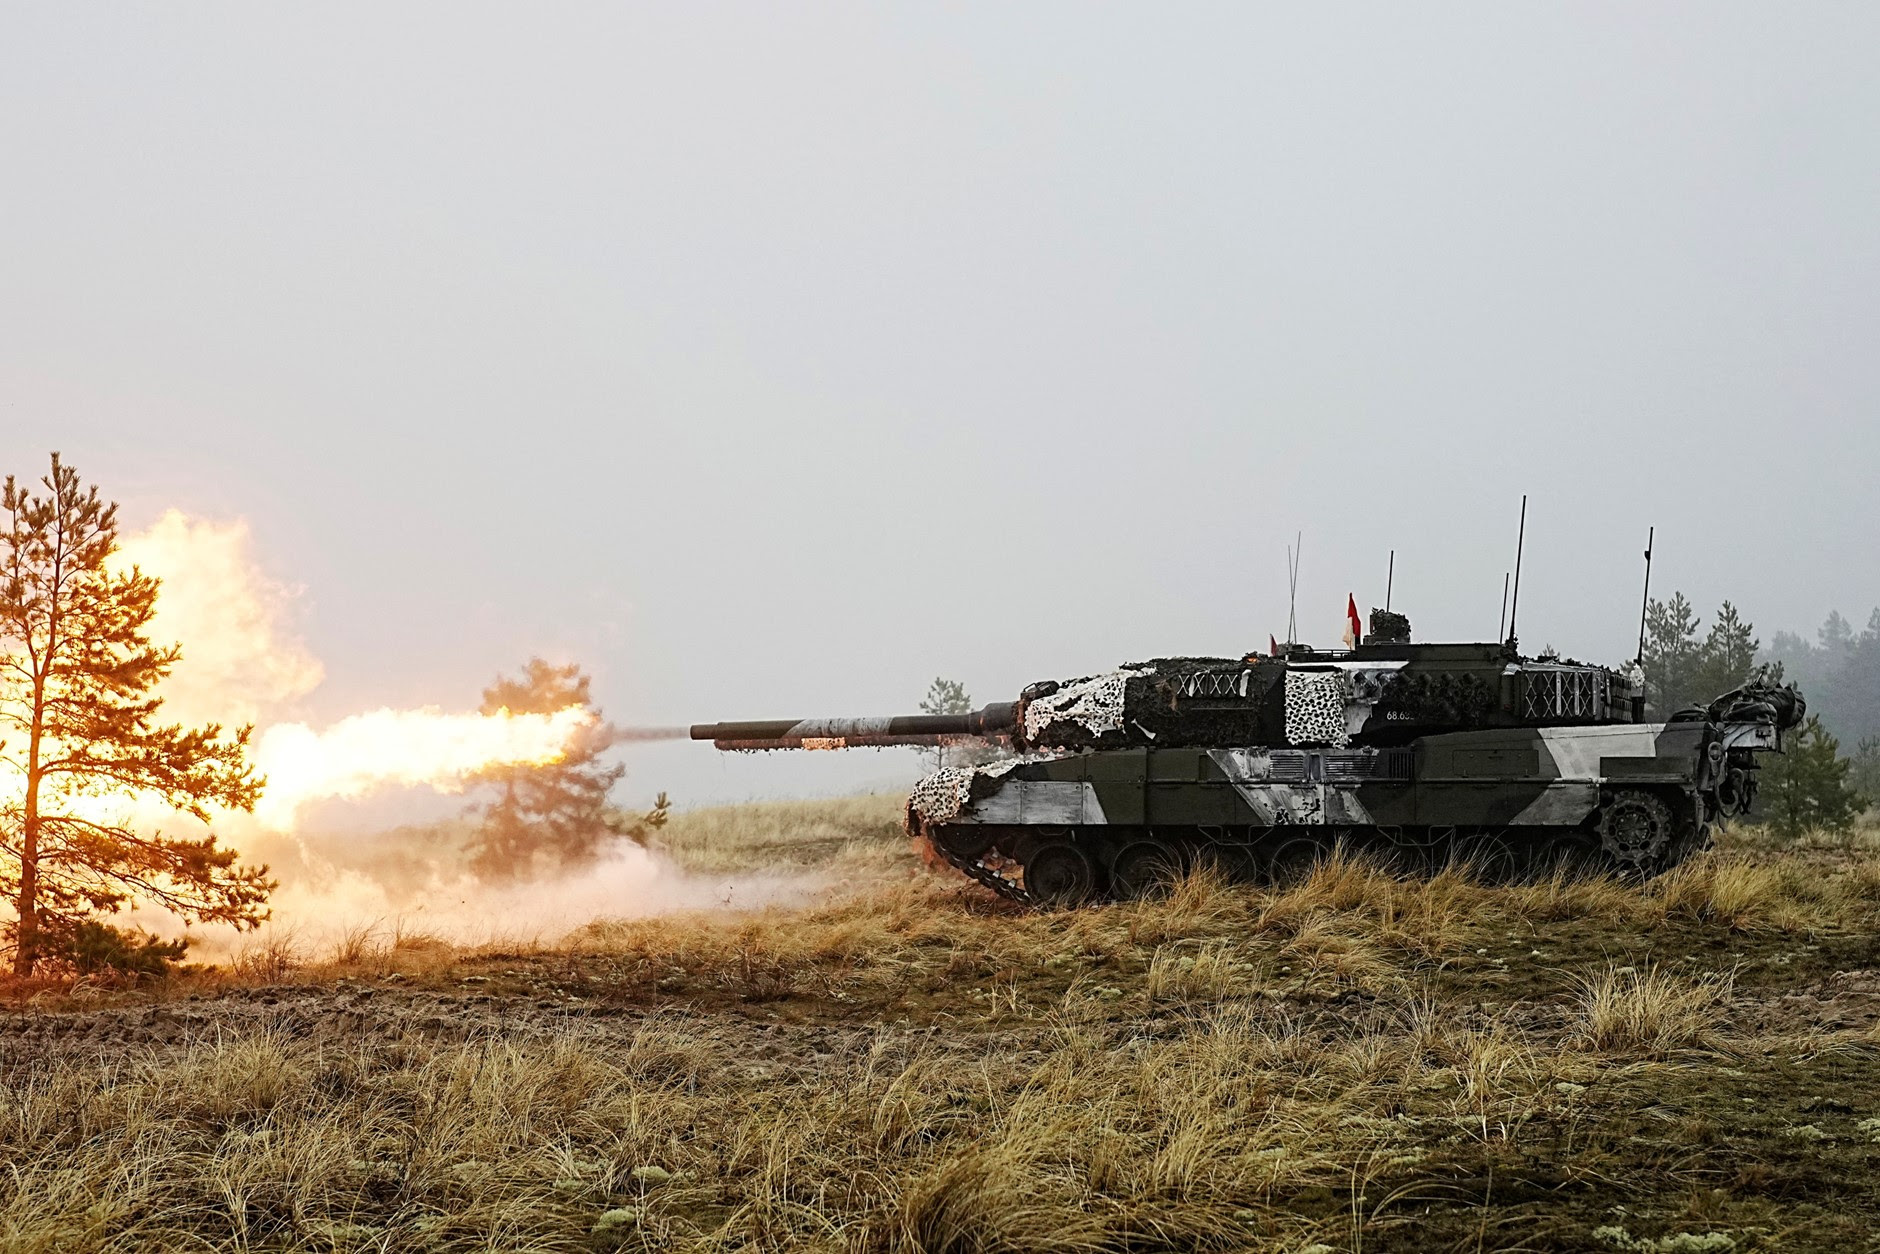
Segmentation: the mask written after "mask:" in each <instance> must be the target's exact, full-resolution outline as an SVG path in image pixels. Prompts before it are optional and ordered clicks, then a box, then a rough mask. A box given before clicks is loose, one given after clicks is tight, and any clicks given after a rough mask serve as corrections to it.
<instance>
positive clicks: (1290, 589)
mask: <svg viewBox="0 0 1880 1254" xmlns="http://www.w3.org/2000/svg"><path fill="white" fill-rule="evenodd" d="M1305 547H1306V533H1305V532H1303V531H1301V532H1300V533H1299V534H1298V535H1297V536H1295V537H1294V538H1293V542H1292V543H1291V544H1290V545H1288V546H1287V547H1286V578H1287V585H1288V586H1287V590H1286V596H1287V605H1286V647H1287V648H1288V649H1291V648H1292V646H1293V643H1294V642H1295V641H1297V640H1298V639H1299V557H1300V554H1302V553H1303V552H1304V551H1305Z"/></svg>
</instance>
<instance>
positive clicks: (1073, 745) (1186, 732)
mask: <svg viewBox="0 0 1880 1254" xmlns="http://www.w3.org/2000/svg"><path fill="white" fill-rule="evenodd" d="M1285 673H1286V667H1285V663H1283V662H1281V661H1278V660H1277V659H1273V658H1262V657H1246V658H1157V659H1155V660H1153V661H1149V662H1138V663H1135V664H1132V665H1130V666H1125V667H1123V668H1121V669H1120V670H1116V671H1112V672H1111V673H1109V674H1107V675H1094V676H1087V677H1085V678H1082V679H1073V680H1068V681H1066V682H1064V683H1057V682H1055V681H1046V682H1044V683H1039V684H1033V685H1032V686H1031V687H1029V688H1027V689H1025V692H1024V694H1023V696H1022V701H1023V703H1024V728H1023V734H1024V742H1025V744H1026V745H1027V746H1028V747H1030V748H1034V749H1091V748H1123V747H1126V746H1129V745H1156V744H1166V745H1187V746H1220V747H1228V746H1233V745H1247V744H1261V743H1267V742H1270V741H1272V740H1274V739H1275V738H1276V737H1277V736H1278V735H1279V734H1280V732H1281V730H1282V728H1283V725H1284V724H1283V719H1284V710H1283V688H1284V684H1283V679H1284V676H1285Z"/></svg>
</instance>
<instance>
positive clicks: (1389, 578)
mask: <svg viewBox="0 0 1880 1254" xmlns="http://www.w3.org/2000/svg"><path fill="white" fill-rule="evenodd" d="M1396 581H1397V550H1396V549H1392V550H1391V551H1390V569H1389V570H1388V571H1386V572H1385V574H1384V612H1385V613H1386V614H1388V613H1390V588H1391V585H1392V584H1393V583H1395V582H1396Z"/></svg>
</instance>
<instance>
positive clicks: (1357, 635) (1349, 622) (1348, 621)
mask: <svg viewBox="0 0 1880 1254" xmlns="http://www.w3.org/2000/svg"><path fill="white" fill-rule="evenodd" d="M1362 639H1364V624H1363V623H1361V622H1359V621H1358V602H1357V599H1356V598H1355V597H1353V596H1352V595H1351V594H1350V593H1346V594H1345V647H1346V648H1349V649H1355V648H1357V647H1358V642H1359V641H1360V640H1362Z"/></svg>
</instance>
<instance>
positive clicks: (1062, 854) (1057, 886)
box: [1025, 840, 1097, 906]
mask: <svg viewBox="0 0 1880 1254" xmlns="http://www.w3.org/2000/svg"><path fill="white" fill-rule="evenodd" d="M1025 891H1026V892H1027V893H1029V894H1031V898H1032V900H1033V901H1036V902H1038V903H1039V904H1041V905H1046V906H1080V905H1082V904H1083V903H1084V902H1086V901H1089V900H1090V898H1091V897H1092V896H1093V895H1095V893H1096V891H1097V869H1096V867H1095V866H1093V865H1092V864H1091V861H1090V855H1089V854H1087V853H1085V852H1084V851H1083V850H1082V849H1080V848H1078V847H1077V846H1076V845H1073V844H1071V843H1070V842H1069V841H1063V840H1053V841H1047V842H1046V843H1044V844H1042V845H1039V846H1038V847H1037V848H1035V849H1033V850H1032V851H1031V856H1030V857H1029V858H1027V859H1025Z"/></svg>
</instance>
